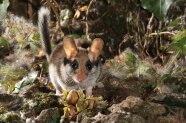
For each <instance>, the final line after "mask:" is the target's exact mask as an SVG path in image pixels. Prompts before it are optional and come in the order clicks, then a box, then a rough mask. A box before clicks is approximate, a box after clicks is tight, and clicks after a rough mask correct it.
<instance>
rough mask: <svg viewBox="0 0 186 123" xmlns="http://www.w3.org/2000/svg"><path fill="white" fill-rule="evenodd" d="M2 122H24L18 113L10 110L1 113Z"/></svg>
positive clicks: (0, 119) (0, 120)
mask: <svg viewBox="0 0 186 123" xmlns="http://www.w3.org/2000/svg"><path fill="white" fill-rule="evenodd" d="M0 122H2V123H23V121H22V119H21V118H20V117H19V115H18V114H16V113H13V112H9V113H6V114H1V115H0Z"/></svg>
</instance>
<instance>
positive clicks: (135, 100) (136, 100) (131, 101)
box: [109, 96, 144, 112]
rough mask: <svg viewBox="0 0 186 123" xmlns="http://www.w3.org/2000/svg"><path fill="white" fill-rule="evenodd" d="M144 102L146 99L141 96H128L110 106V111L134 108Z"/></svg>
mask: <svg viewBox="0 0 186 123" xmlns="http://www.w3.org/2000/svg"><path fill="white" fill-rule="evenodd" d="M143 103H144V101H143V100H142V99H141V98H140V97H133V96H129V97H127V98H126V100H123V101H122V102H121V103H119V104H113V105H112V106H111V107H110V108H109V111H111V112H123V111H124V109H126V108H128V109H132V108H135V107H139V106H141V105H142V104H143Z"/></svg>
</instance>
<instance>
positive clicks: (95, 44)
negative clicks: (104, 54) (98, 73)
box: [89, 38, 104, 61]
mask: <svg viewBox="0 0 186 123" xmlns="http://www.w3.org/2000/svg"><path fill="white" fill-rule="evenodd" d="M103 45H104V42H103V40H102V39H101V38H95V39H94V40H93V41H92V44H91V46H90V48H89V57H90V59H91V60H92V61H96V60H97V59H98V57H99V56H100V54H101V51H102V49H103Z"/></svg>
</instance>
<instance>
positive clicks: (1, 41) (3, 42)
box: [0, 37, 8, 47]
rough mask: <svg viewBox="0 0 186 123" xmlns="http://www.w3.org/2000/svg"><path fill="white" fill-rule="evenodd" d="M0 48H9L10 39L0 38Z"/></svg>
mask: <svg viewBox="0 0 186 123" xmlns="http://www.w3.org/2000/svg"><path fill="white" fill-rule="evenodd" d="M0 47H8V39H6V38H5V37H0Z"/></svg>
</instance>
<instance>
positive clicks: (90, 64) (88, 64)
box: [86, 60, 93, 71]
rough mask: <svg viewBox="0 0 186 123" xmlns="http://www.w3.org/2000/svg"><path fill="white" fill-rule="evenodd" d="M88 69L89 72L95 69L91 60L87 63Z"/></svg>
mask: <svg viewBox="0 0 186 123" xmlns="http://www.w3.org/2000/svg"><path fill="white" fill-rule="evenodd" d="M86 68H87V70H89V71H90V70H92V68H93V64H92V62H91V61H90V60H88V61H87V63H86Z"/></svg>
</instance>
